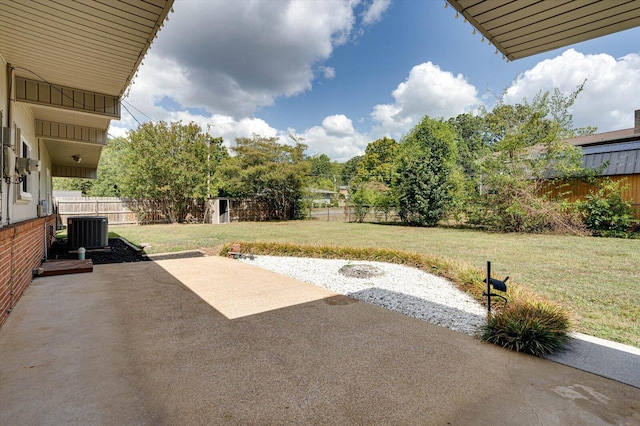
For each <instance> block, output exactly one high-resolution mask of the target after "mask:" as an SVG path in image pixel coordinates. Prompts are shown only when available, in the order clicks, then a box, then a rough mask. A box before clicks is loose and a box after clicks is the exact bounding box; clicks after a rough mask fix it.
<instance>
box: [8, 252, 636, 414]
mask: <svg viewBox="0 0 640 426" xmlns="http://www.w3.org/2000/svg"><path fill="white" fill-rule="evenodd" d="M163 262H175V260H170V261H169V260H167V261H159V262H140V263H131V264H120V265H97V266H95V267H94V272H93V273H92V274H78V275H65V276H54V277H45V278H38V279H36V280H35V281H34V282H33V283H32V285H31V286H30V287H29V289H28V290H27V292H26V294H25V296H24V297H23V299H22V300H21V301H20V303H19V304H18V305H17V307H16V308H15V310H14V311H13V312H12V314H11V315H10V316H9V318H8V319H7V321H6V323H5V324H4V326H3V327H2V329H0V424H3V425H4V424H21V425H31V424H52V425H53V424H55V425H58V424H69V423H72V424H106V425H111V424H113V425H116V424H117V425H121V424H181V425H192V424H194V425H195V424H207V425H210V424H232V425H246V424H256V425H258V424H259V425H262V424H340V425H348V424H405V425H412V424H416V425H418V424H419V425H424V424H427V425H429V424H435V425H441V424H452V425H456V424H460V425H474V424H478V425H480V424H482V425H486V424H492V425H510V424H514V422H515V423H518V424H527V425H556V424H563V425H584V424H593V425H599V424H603V425H607V424H639V423H640V404H639V402H638V401H640V389H638V388H635V387H632V386H628V385H625V384H622V383H619V382H616V381H613V380H610V379H606V378H603V377H600V376H597V375H594V374H590V373H587V372H584V371H581V370H578V369H575V368H571V367H568V366H564V365H561V364H558V363H555V362H552V361H549V360H545V359H540V358H536V357H531V356H527V355H522V354H517V353H513V352H510V351H507V350H503V349H501V348H498V347H495V346H492V345H487V344H483V343H481V342H479V341H478V340H477V339H474V338H472V337H469V336H467V335H465V334H462V333H457V332H453V331H450V330H448V329H446V328H442V327H439V326H435V325H432V324H428V323H425V322H422V321H419V320H416V319H414V318H410V317H407V316H404V315H401V314H398V313H394V312H391V311H388V310H385V309H382V308H379V307H376V306H373V305H369V304H366V303H363V302H358V301H355V300H353V299H350V298H348V297H345V296H331V295H326V297H325V298H317V299H314V300H311V301H305V299H304V297H303V298H301V299H296V298H293V297H292V298H291V300H290V302H289V303H290V304H289V305H288V306H280V307H276V308H273V309H271V308H269V309H264V308H261V309H260V310H259V311H260V312H259V313H255V314H250V315H247V314H246V312H250V311H251V310H249V309H248V310H247V311H246V312H245V314H244V315H242V316H236V317H227V316H226V315H224V314H223V313H221V311H219V310H218V309H216V308H214V307H213V306H223V305H226V306H229V305H230V304H232V303H231V302H230V301H229V300H226V301H224V303H222V302H220V301H219V299H224V298H225V297H226V298H227V299H233V297H231V296H229V295H231V294H235V295H236V296H235V297H237V299H236V302H235V303H236V304H238V305H242V304H243V303H247V304H251V303H254V301H255V300H256V299H260V298H265V299H267V298H269V297H270V296H271V295H274V294H277V292H278V287H277V285H278V283H279V282H284V281H283V280H284V278H283V277H282V276H280V275H277V274H274V273H271V272H268V271H264V270H258V269H257V268H255V267H253V266H251V265H246V264H241V263H240V262H235V261H232V260H229V261H224V262H217V263H215V264H214V263H210V261H209V260H207V258H193V259H183V260H180V261H179V262H180V265H181V266H180V267H179V268H178V267H176V266H175V265H174V264H169V263H163ZM195 271H200V273H201V274H202V275H205V276H206V277H208V279H209V280H210V281H211V282H212V283H213V282H214V281H216V280H218V279H219V278H221V277H227V278H233V279H229V280H227V279H226V278H225V279H224V285H225V286H226V287H227V288H228V290H229V292H228V293H227V294H225V292H223V291H222V292H221V290H220V289H218V290H215V291H212V292H210V293H208V294H207V295H206V296H205V297H206V298H207V299H208V300H209V302H211V303H208V302H207V301H206V300H205V299H203V298H202V297H200V296H199V295H198V294H196V293H195V292H194V291H192V290H191V289H190V287H193V288H194V289H195V288H199V287H206V282H207V280H206V279H203V278H202V276H201V275H200V274H199V273H195ZM220 281H222V280H220ZM187 282H189V283H187ZM238 283H242V284H238ZM249 283H251V285H253V286H256V287H260V286H264V288H269V289H271V290H269V291H265V292H262V293H260V296H254V295H250V296H251V297H247V293H246V291H245V292H243V291H239V290H238V289H234V287H235V286H236V285H245V286H246V285H248V284H249ZM212 285H214V284H212ZM298 285H299V288H300V292H301V293H304V292H306V291H307V290H306V286H307V285H306V284H304V283H298ZM286 286H293V287H295V285H294V283H288V284H285V287H286ZM198 291H201V293H202V294H204V293H207V291H206V289H204V290H198ZM283 292H284V293H286V294H289V293H294V289H293V288H289V289H288V290H286V291H285V290H283ZM305 297H308V296H305ZM313 297H321V295H315V296H312V298H313ZM276 298H277V297H276ZM240 311H241V310H240ZM230 318H231V319H230Z"/></svg>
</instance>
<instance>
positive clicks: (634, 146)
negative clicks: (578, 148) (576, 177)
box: [582, 141, 640, 176]
mask: <svg viewBox="0 0 640 426" xmlns="http://www.w3.org/2000/svg"><path fill="white" fill-rule="evenodd" d="M605 163H608V165H607V168H606V169H605V170H604V171H603V172H602V175H603V176H616V175H632V174H640V141H634V142H625V143H617V144H606V145H594V146H585V147H583V148H582V165H583V167H588V168H590V169H597V168H599V167H601V166H602V165H603V164H605Z"/></svg>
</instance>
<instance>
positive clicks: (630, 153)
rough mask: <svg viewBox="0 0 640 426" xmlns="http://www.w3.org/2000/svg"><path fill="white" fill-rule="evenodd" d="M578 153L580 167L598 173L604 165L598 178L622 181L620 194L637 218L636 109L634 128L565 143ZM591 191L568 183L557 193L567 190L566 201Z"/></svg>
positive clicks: (639, 134)
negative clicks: (622, 189)
mask: <svg viewBox="0 0 640 426" xmlns="http://www.w3.org/2000/svg"><path fill="white" fill-rule="evenodd" d="M567 142H568V143H570V144H571V145H574V146H578V147H580V149H581V150H582V165H583V166H584V167H588V168H590V169H594V170H598V169H600V168H601V167H604V166H605V165H606V168H605V169H604V170H603V171H602V173H601V174H600V176H603V177H607V178H609V179H611V180H624V181H625V184H626V185H628V188H627V190H625V191H624V192H623V194H622V197H623V199H624V200H625V201H631V202H632V203H633V204H634V206H635V207H636V209H637V211H638V217H639V218H640V110H636V111H635V126H634V127H632V128H629V129H623V130H616V131H613V132H604V133H596V134H593V135H588V136H581V137H578V138H574V139H570V140H568V141H567ZM593 189H594V188H593V186H592V185H589V184H587V183H585V182H571V183H569V184H568V187H563V188H561V189H560V190H557V191H558V192H567V191H571V195H570V197H569V198H570V200H571V201H574V200H578V199H584V197H585V196H586V195H588V194H589V192H590V191H592V190H593Z"/></svg>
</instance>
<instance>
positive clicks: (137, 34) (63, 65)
mask: <svg viewBox="0 0 640 426" xmlns="http://www.w3.org/2000/svg"><path fill="white" fill-rule="evenodd" d="M172 4H173V0H103V1H99V0H98V1H94V0H74V1H67V0H64V1H52V0H14V1H0V54H1V55H2V56H3V57H4V59H5V60H6V61H7V63H9V64H11V66H13V67H14V68H15V69H16V71H15V72H16V75H18V76H22V77H25V78H28V79H43V80H46V81H48V82H49V83H52V84H58V85H62V86H68V87H74V88H78V89H82V90H88V91H93V92H98V93H104V94H108V95H112V96H117V97H121V96H122V95H123V94H124V92H125V90H126V88H127V86H128V85H129V83H130V82H131V80H132V79H133V77H134V75H135V72H136V70H137V68H138V66H139V65H140V63H141V61H142V58H143V57H144V55H145V53H146V52H147V50H148V49H149V46H150V45H151V42H152V41H153V39H154V38H155V36H156V33H157V32H158V30H159V29H160V27H161V25H162V23H163V21H164V19H165V18H166V17H167V14H168V13H169V11H170V9H171V6H172Z"/></svg>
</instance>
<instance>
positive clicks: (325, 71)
mask: <svg viewBox="0 0 640 426" xmlns="http://www.w3.org/2000/svg"><path fill="white" fill-rule="evenodd" d="M320 72H321V73H322V76H323V77H324V78H325V79H326V80H331V79H333V78H336V69H335V68H333V67H320Z"/></svg>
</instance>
